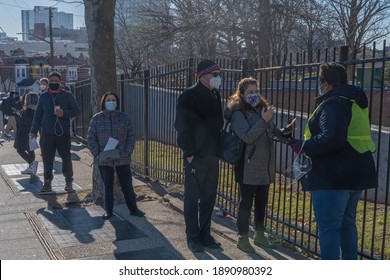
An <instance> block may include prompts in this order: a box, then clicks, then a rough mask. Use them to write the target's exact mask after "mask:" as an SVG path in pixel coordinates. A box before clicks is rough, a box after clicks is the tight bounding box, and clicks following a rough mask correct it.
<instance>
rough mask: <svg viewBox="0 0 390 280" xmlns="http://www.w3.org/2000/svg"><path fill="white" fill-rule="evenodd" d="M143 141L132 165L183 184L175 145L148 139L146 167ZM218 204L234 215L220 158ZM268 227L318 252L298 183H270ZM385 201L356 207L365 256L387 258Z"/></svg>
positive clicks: (232, 188)
mask: <svg viewBox="0 0 390 280" xmlns="http://www.w3.org/2000/svg"><path fill="white" fill-rule="evenodd" d="M144 151H145V149H144V142H143V141H142V140H139V141H137V142H136V147H135V149H134V153H133V155H132V159H133V163H132V167H133V169H136V170H137V171H138V172H140V173H142V174H145V170H147V171H148V172H149V174H148V176H150V177H152V178H156V179H159V180H163V181H166V182H174V183H178V184H183V182H184V177H183V174H182V171H183V155H182V151H181V150H180V149H179V148H178V147H175V146H172V145H167V144H164V143H161V142H157V141H149V143H148V160H149V164H148V168H145V165H144V159H145V152H144ZM218 191H219V193H218V196H217V206H218V207H220V208H221V209H223V210H226V211H227V212H228V213H229V214H230V215H231V216H233V217H236V216H237V204H238V201H239V194H238V186H237V184H236V183H235V181H234V171H233V167H232V166H230V165H228V164H225V163H223V162H220V174H219V189H218ZM268 207H269V208H268V215H269V217H268V219H267V227H268V228H269V229H270V230H271V231H272V233H274V234H275V235H276V236H279V237H281V238H283V239H285V240H287V241H289V242H292V243H294V244H295V245H296V246H298V247H301V248H305V249H308V250H309V251H311V252H314V253H318V251H319V244H318V238H317V225H316V222H315V219H314V212H313V210H312V206H311V197H310V193H306V192H303V191H302V190H301V189H300V187H299V186H298V185H297V184H290V182H289V181H285V180H284V179H283V178H282V176H279V177H278V176H277V180H276V183H275V184H273V185H271V187H270V193H269V200H268ZM387 210H388V207H386V206H385V205H381V204H377V203H372V202H369V201H365V200H361V201H360V202H359V204H358V208H357V217H356V221H357V228H358V237H359V241H358V242H359V251H360V252H361V253H362V254H364V255H365V256H367V257H368V258H378V259H390V246H389V244H390V230H389V225H390V216H389V215H386V211H387Z"/></svg>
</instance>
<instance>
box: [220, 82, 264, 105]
mask: <svg viewBox="0 0 390 280" xmlns="http://www.w3.org/2000/svg"><path fill="white" fill-rule="evenodd" d="M250 85H255V86H256V87H259V83H258V82H257V80H256V79H255V78H252V77H249V78H243V79H241V81H240V82H239V83H238V87H237V89H236V91H235V92H234V93H233V94H232V96H230V98H229V101H228V106H229V107H230V106H232V105H233V104H236V103H239V104H241V105H243V106H244V107H245V106H246V102H245V98H244V94H245V91H246V90H247V88H248V87H249V86H250ZM260 98H261V99H260V105H261V106H262V107H265V108H267V107H268V102H267V100H266V99H265V98H264V97H263V96H261V97H260Z"/></svg>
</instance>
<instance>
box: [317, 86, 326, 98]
mask: <svg viewBox="0 0 390 280" xmlns="http://www.w3.org/2000/svg"><path fill="white" fill-rule="evenodd" d="M318 94H319V95H320V96H322V95H324V94H325V92H324V91H323V90H322V87H321V85H320V84H319V85H318Z"/></svg>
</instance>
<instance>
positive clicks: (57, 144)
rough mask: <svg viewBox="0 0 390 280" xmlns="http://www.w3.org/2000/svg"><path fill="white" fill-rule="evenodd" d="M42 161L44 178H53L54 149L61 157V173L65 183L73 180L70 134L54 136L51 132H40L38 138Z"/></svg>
mask: <svg viewBox="0 0 390 280" xmlns="http://www.w3.org/2000/svg"><path fill="white" fill-rule="evenodd" d="M39 144H40V146H41V152H42V161H43V177H44V179H45V180H50V181H51V180H53V163H54V158H55V155H56V150H57V151H58V154H59V155H60V157H61V159H62V174H63V175H64V177H65V181H66V182H67V183H69V182H73V166H72V158H71V154H70V149H71V142H70V135H69V134H64V135H62V136H56V135H53V134H42V135H41V138H40V140H39Z"/></svg>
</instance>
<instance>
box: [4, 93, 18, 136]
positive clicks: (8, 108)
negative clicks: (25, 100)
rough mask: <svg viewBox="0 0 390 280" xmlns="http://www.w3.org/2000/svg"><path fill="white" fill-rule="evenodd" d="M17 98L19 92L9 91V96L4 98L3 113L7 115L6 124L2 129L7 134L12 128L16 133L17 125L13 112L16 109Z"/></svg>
mask: <svg viewBox="0 0 390 280" xmlns="http://www.w3.org/2000/svg"><path fill="white" fill-rule="evenodd" d="M19 99H20V97H19V92H17V91H11V92H10V93H9V96H8V97H7V98H6V99H5V100H4V114H5V115H7V116H8V120H7V125H6V126H5V129H4V133H5V134H6V135H8V134H9V133H10V131H11V130H13V131H14V133H15V135H16V132H17V126H16V118H15V113H16V111H17V101H18V100H19Z"/></svg>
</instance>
